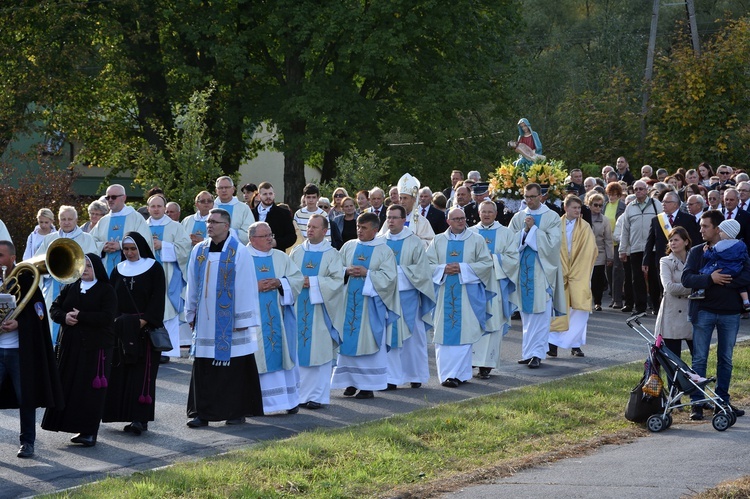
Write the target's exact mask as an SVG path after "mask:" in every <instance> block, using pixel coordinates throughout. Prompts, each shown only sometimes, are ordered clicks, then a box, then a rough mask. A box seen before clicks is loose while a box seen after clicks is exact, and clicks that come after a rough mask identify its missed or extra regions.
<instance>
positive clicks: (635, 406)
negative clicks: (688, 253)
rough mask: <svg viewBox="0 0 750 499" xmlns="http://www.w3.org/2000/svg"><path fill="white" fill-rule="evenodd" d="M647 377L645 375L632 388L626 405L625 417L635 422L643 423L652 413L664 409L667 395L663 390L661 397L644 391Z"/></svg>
mask: <svg viewBox="0 0 750 499" xmlns="http://www.w3.org/2000/svg"><path fill="white" fill-rule="evenodd" d="M646 381H647V378H646V376H644V377H643V378H641V381H640V382H639V383H638V384H637V385H636V386H635V388H633V389H632V390H630V398H629V399H628V403H627V405H626V406H625V419H627V420H628V421H633V422H634V423H643V422H645V421H646V420H647V419H648V418H649V416H651V415H652V414H658V413H661V412H662V411H663V410H664V404H665V402H666V397H664V394H663V392H662V395H661V396H660V397H652V396H650V395H646V394H645V393H643V385H644V384H645V383H646Z"/></svg>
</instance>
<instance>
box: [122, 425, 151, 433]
mask: <svg viewBox="0 0 750 499" xmlns="http://www.w3.org/2000/svg"><path fill="white" fill-rule="evenodd" d="M122 430H123V431H124V432H125V433H132V434H133V435H136V436H138V435H140V434H141V433H143V432H144V431H148V424H145V425H144V424H143V423H141V422H140V421H133V422H132V423H130V424H129V425H127V426H125V428H123V429H122Z"/></svg>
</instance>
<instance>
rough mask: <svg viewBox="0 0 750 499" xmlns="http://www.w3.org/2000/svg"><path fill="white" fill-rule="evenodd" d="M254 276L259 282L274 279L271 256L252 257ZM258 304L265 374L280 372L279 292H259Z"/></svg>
mask: <svg viewBox="0 0 750 499" xmlns="http://www.w3.org/2000/svg"><path fill="white" fill-rule="evenodd" d="M253 262H254V267H255V276H256V278H257V279H258V282H260V281H261V280H262V279H274V278H276V272H275V270H274V267H273V256H270V255H269V256H253ZM258 300H259V302H260V317H261V320H260V328H261V334H262V335H263V352H264V354H265V357H266V372H269V373H271V372H275V371H281V370H282V369H284V359H283V353H284V352H283V349H282V341H283V338H282V335H283V334H284V329H283V328H282V324H281V322H282V320H283V318H282V316H281V310H279V292H278V290H276V289H272V290H269V291H261V292H259V293H258Z"/></svg>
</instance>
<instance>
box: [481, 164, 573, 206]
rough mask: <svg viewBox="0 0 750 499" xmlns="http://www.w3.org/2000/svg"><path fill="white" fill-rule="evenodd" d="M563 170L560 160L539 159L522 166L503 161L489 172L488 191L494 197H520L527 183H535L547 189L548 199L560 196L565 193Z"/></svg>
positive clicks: (564, 171) (565, 172)
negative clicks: (527, 165)
mask: <svg viewBox="0 0 750 499" xmlns="http://www.w3.org/2000/svg"><path fill="white" fill-rule="evenodd" d="M567 175H568V172H567V171H566V170H565V167H564V164H563V162H562V161H558V160H551V161H539V162H536V163H534V164H533V165H531V166H529V167H528V168H524V167H522V166H516V165H514V164H513V163H512V162H510V161H504V162H503V163H501V164H500V166H499V167H498V168H497V170H495V172H493V173H490V191H491V193H492V194H493V196H495V197H500V198H505V199H522V198H523V189H524V187H525V186H526V185H527V184H531V183H537V184H539V185H541V186H542V187H543V188H546V189H547V195H548V198H549V199H557V198H562V197H563V195H564V194H565V177H567Z"/></svg>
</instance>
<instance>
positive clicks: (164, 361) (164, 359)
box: [159, 355, 169, 364]
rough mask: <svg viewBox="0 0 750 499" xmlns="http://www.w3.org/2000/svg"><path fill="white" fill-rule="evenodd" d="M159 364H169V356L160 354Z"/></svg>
mask: <svg viewBox="0 0 750 499" xmlns="http://www.w3.org/2000/svg"><path fill="white" fill-rule="evenodd" d="M159 364H169V357H167V356H166V355H162V356H160V357H159Z"/></svg>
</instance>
